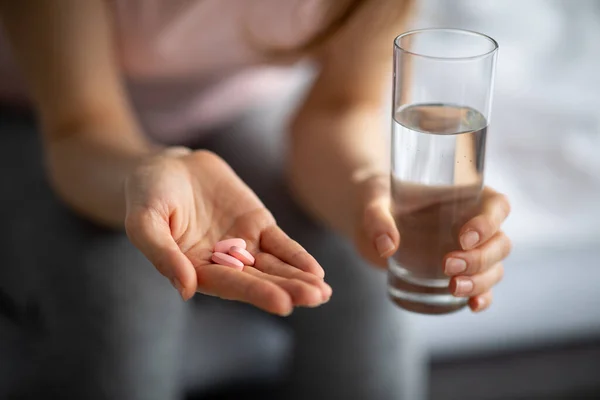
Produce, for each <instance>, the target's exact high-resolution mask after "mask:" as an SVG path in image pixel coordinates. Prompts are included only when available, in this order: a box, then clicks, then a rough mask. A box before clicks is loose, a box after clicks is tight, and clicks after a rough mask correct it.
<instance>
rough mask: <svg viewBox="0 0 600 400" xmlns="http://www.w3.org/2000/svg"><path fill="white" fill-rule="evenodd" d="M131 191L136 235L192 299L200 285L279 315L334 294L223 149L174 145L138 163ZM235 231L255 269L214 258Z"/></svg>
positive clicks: (130, 227) (130, 221) (130, 217)
mask: <svg viewBox="0 0 600 400" xmlns="http://www.w3.org/2000/svg"><path fill="white" fill-rule="evenodd" d="M125 192H126V203H127V216H126V222H125V226H126V230H127V234H128V235H129V238H130V239H131V241H132V242H133V243H134V244H135V245H136V247H138V248H139V249H140V250H141V251H142V252H143V253H144V255H145V256H146V257H147V258H148V259H149V260H150V261H151V262H152V263H153V264H154V266H155V267H156V268H157V269H158V271H159V272H160V273H161V274H162V275H164V276H165V277H166V278H168V279H169V280H170V281H171V283H172V284H173V286H175V288H177V290H178V291H179V292H180V294H181V296H182V298H183V299H184V300H187V299H189V298H191V297H192V296H193V295H194V293H195V292H196V291H198V292H201V293H205V294H209V295H214V296H218V297H221V298H224V299H231V300H239V301H243V302H247V303H250V304H253V305H255V306H257V307H259V308H261V309H263V310H266V311H268V312H271V313H274V314H279V315H288V314H290V313H291V312H292V310H293V307H294V306H308V307H314V306H318V305H320V304H322V303H324V302H326V301H328V300H329V297H330V296H331V288H330V287H329V286H328V285H327V284H326V283H325V282H324V281H323V276H324V272H323V269H322V268H321V266H320V265H319V264H318V263H317V262H316V261H315V259H314V258H313V257H312V256H311V255H310V254H308V253H307V252H306V251H305V250H304V249H303V248H302V247H301V246H300V245H299V244H298V243H296V242H295V241H293V240H292V239H290V238H289V237H288V236H287V235H286V234H285V233H284V232H283V231H282V230H281V229H280V228H279V227H278V226H277V224H276V222H275V220H274V218H273V216H272V215H271V213H270V212H269V211H268V210H267V209H266V208H265V206H264V205H263V204H262V203H261V202H260V200H259V199H258V198H257V197H256V195H255V194H254V193H253V192H252V191H251V190H250V189H249V188H248V187H247V186H246V185H245V184H244V183H243V182H242V181H241V180H240V178H239V177H238V176H237V175H236V174H235V173H234V172H233V171H232V170H231V168H230V167H229V166H228V165H227V164H226V163H225V162H224V161H223V160H222V159H221V158H219V157H218V156H216V155H215V154H213V153H210V152H207V151H196V152H190V151H189V150H186V149H178V148H174V149H170V150H167V151H165V152H163V153H162V154H160V155H159V156H156V157H153V158H152V159H150V160H148V161H147V162H145V163H144V164H143V165H141V166H140V167H138V168H137V169H136V170H135V172H134V173H133V174H131V175H130V176H129V177H128V179H127V181H126V188H125ZM232 237H240V238H243V239H244V240H246V242H247V249H248V251H250V253H252V254H253V255H254V256H255V257H256V262H255V265H254V266H253V267H248V266H246V267H244V269H243V271H238V270H235V269H233V268H229V267H225V266H221V265H216V264H214V263H212V262H211V261H210V258H211V255H212V249H213V246H214V244H215V243H216V242H218V241H220V240H222V239H225V238H232Z"/></svg>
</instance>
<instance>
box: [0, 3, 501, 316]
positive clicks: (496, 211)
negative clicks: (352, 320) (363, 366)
mask: <svg viewBox="0 0 600 400" xmlns="http://www.w3.org/2000/svg"><path fill="white" fill-rule="evenodd" d="M409 3H410V2H409V1H405V2H398V1H396V0H370V1H369V0H363V1H358V0H355V1H314V2H295V1H291V0H290V1H281V0H252V1H246V2H238V1H235V0H229V1H223V0H221V1H216V0H215V1H212V0H205V1H198V2H189V1H178V2H173V1H170V2H167V1H164V2H159V1H156V2H147V1H144V2H142V1H139V2H137V1H133V0H131V1H125V0H123V1H113V2H105V1H101V0H93V1H92V0H90V1H85V2H84V1H79V0H60V1H54V2H35V1H21V2H13V1H8V0H6V1H4V0H3V1H2V2H0V4H1V6H0V13H1V16H2V22H3V25H4V28H5V31H6V35H7V37H8V39H9V42H10V45H11V48H12V52H13V54H14V56H15V59H16V60H17V62H18V64H19V66H20V68H21V70H22V72H23V75H24V76H25V79H26V81H27V84H28V87H29V90H30V93H31V96H32V99H33V102H34V105H35V107H36V110H37V112H38V115H39V117H40V120H41V125H42V131H43V135H44V136H43V137H44V145H45V146H44V148H45V154H46V157H47V160H48V164H47V165H48V174H49V178H50V180H51V182H52V186H53V188H54V190H55V192H56V193H57V194H58V195H59V196H60V197H61V198H62V200H64V202H65V203H67V204H68V205H69V206H70V207H71V208H72V209H74V210H75V211H77V212H78V213H79V214H81V215H83V216H85V217H86V218H88V219H91V220H92V221H95V222H97V223H100V224H104V225H108V226H113V227H116V228H121V227H125V228H126V231H127V234H128V236H129V238H130V240H131V242H133V243H134V244H135V246H136V247H137V248H139V250H141V252H142V253H143V254H144V255H145V256H146V257H147V258H148V260H150V261H151V262H152V264H154V266H155V267H156V269H157V270H158V271H159V272H160V273H161V274H162V275H164V276H165V277H166V278H167V279H168V280H169V281H170V282H171V284H172V285H173V286H174V287H175V288H176V289H177V291H178V292H179V294H180V295H181V297H182V298H183V299H184V300H188V299H190V298H191V297H192V296H194V294H195V293H196V292H200V293H205V294H210V295H213V296H217V297H220V298H224V299H232V300H239V301H242V302H247V303H250V304H252V305H255V306H256V307H259V308H261V309H263V310H265V311H268V312H270V313H273V314H277V315H289V314H290V313H291V312H292V310H293V309H294V307H297V306H310V307H314V306H318V305H320V304H323V303H325V302H327V301H328V300H329V298H330V296H331V294H332V290H331V288H330V286H329V285H328V284H327V283H325V281H324V280H323V277H324V272H323V269H322V268H321V266H320V265H319V264H318V262H317V261H316V260H315V259H314V258H313V257H312V256H311V255H310V254H309V253H308V252H307V251H305V250H304V249H303V248H302V247H301V246H300V245H299V244H298V243H296V242H295V241H293V240H292V239H291V238H290V237H288V236H287V235H286V234H285V233H284V232H283V230H282V229H281V228H280V227H279V226H278V225H277V223H276V221H275V220H274V218H273V216H272V215H271V213H270V212H269V210H267V209H266V208H265V206H264V205H263V204H262V203H261V201H260V200H259V199H258V197H257V196H256V195H255V194H254V193H253V192H252V191H251V190H250V189H249V187H248V186H246V184H245V183H244V182H243V181H242V180H241V179H240V178H238V176H236V174H235V173H234V172H233V170H232V169H231V168H230V167H229V166H228V165H227V163H225V162H224V161H223V160H222V159H221V158H220V157H219V156H218V155H217V154H215V153H212V152H209V151H206V150H196V151H192V150H190V149H188V148H185V147H179V146H172V145H170V144H169V143H175V142H177V140H178V139H177V138H179V139H181V137H182V136H177V135H178V134H180V135H183V133H182V132H186V133H187V132H190V131H191V130H192V129H196V128H198V127H202V125H201V124H200V122H201V121H206V118H207V115H202V114H201V113H200V115H196V114H194V112H193V111H195V110H194V107H195V105H198V104H204V103H202V99H199V97H198V96H200V95H202V94H203V93H219V92H218V90H216V91H215V92H213V91H208V90H204V91H202V90H200V89H202V88H205V82H207V81H211V82H214V81H215V80H216V81H218V82H222V83H225V84H226V82H227V79H226V78H232V79H233V77H234V76H236V75H239V73H240V72H242V71H244V70H247V69H251V68H253V67H259V66H267V65H289V64H291V63H294V62H297V61H299V60H301V59H304V58H308V59H311V60H313V61H315V62H316V63H317V65H318V66H319V72H318V76H317V78H316V80H315V82H314V83H313V84H312V86H311V88H310V91H309V93H308V95H307V97H306V99H305V100H304V102H303V103H302V105H301V106H300V107H299V109H298V110H297V112H296V113H295V116H294V118H293V119H292V121H290V136H289V138H288V139H289V143H290V146H289V156H288V157H287V161H288V165H287V171H288V177H289V184H290V187H291V188H292V191H293V193H294V194H295V197H296V199H297V200H298V202H299V203H300V204H301V205H302V206H303V207H304V208H305V209H306V210H307V211H308V212H310V213H311V214H312V215H314V216H316V217H318V218H319V219H320V220H321V221H322V222H324V223H325V224H326V225H328V226H330V227H332V228H334V229H335V230H337V231H338V232H340V233H341V234H343V235H345V236H347V237H348V238H351V239H352V240H353V242H354V244H355V246H356V248H357V250H358V251H359V252H360V254H361V255H362V256H363V257H364V258H365V259H366V260H367V261H369V262H370V263H371V264H376V265H380V266H385V259H386V257H388V256H390V255H391V254H393V253H394V251H395V250H396V248H397V247H398V244H399V241H400V240H401V238H400V237H399V234H398V231H397V230H396V228H395V225H394V221H393V218H392V216H391V214H390V211H389V206H390V200H389V197H388V193H387V190H386V187H385V185H386V182H387V180H386V179H385V177H386V165H385V163H384V162H383V161H382V160H383V159H384V157H381V155H382V154H385V152H386V151H385V148H384V147H383V143H379V142H378V141H377V138H378V137H379V136H378V135H374V134H373V132H376V130H377V129H379V128H380V127H379V119H378V113H379V110H380V108H381V99H382V93H383V91H384V90H385V87H386V84H388V83H389V82H388V76H389V75H388V71H389V67H390V65H389V64H390V54H391V53H390V46H391V43H392V40H393V38H394V36H395V35H397V34H398V33H399V32H400V31H402V29H403V22H404V21H405V20H406V18H407V15H408V11H409V7H410V4H409ZM298 11H301V12H298ZM290 21H298V22H297V24H296V23H290ZM124 81H125V82H127V83H129V84H130V87H132V86H133V87H134V88H137V89H138V90H140V91H141V92H143V96H141V98H140V99H139V101H137V100H136V98H135V93H133V92H131V93H128V92H127V90H126V87H125V85H124ZM235 82H238V85H239V86H245V85H243V84H240V83H239V82H240V81H239V80H238V81H235ZM5 92H8V90H5ZM128 95H130V96H128ZM130 97H131V99H130ZM239 97H243V93H240V92H239V91H235V92H234V96H230V97H224V99H225V100H226V102H227V103H233V102H234V100H237V101H238V103H240V104H241V106H242V107H243V106H246V105H247V103H244V102H243V101H241V100H240V99H239ZM218 98H219V97H218V96H217V95H214V103H211V104H215V103H218V102H217V99H218ZM250 98H251V99H254V98H256V97H252V96H250ZM199 108H201V107H199ZM231 108H233V106H232V107H231ZM134 110H136V111H134ZM190 110H191V111H190ZM196 111H197V110H196ZM200 111H202V110H200ZM226 111H232V110H230V109H228V107H227V104H226V105H224V106H222V107H220V108H219V107H217V111H214V112H213V113H212V114H211V115H210V116H214V115H215V114H219V113H221V114H223V115H227V113H226ZM169 134H171V135H172V136H170V137H169ZM484 198H485V204H484V207H483V211H482V214H481V215H479V216H477V217H475V218H474V219H472V220H471V221H469V222H468V223H467V224H466V225H465V226H464V227H463V228H462V231H461V232H463V233H464V236H463V237H462V239H463V240H462V244H463V248H464V251H463V252H460V253H459V254H458V256H460V257H461V258H462V259H463V260H464V261H466V270H464V271H462V272H452V271H448V274H450V275H452V276H453V278H452V283H451V288H452V289H453V291H454V293H455V294H456V295H457V296H468V297H470V301H469V305H470V307H471V309H472V310H473V311H481V310H483V309H485V308H487V307H488V306H489V305H490V303H491V300H492V297H491V288H492V286H493V285H495V284H496V283H497V282H498V281H499V280H500V279H501V277H502V274H503V270H502V266H501V263H500V262H501V260H502V259H503V258H505V257H506V255H507V254H508V252H509V248H510V244H509V241H508V239H507V238H506V237H505V236H504V234H503V233H502V232H501V231H500V230H499V229H500V224H501V223H502V221H503V220H504V219H505V218H506V217H507V215H508V210H509V206H508V203H507V201H506V199H505V198H504V197H503V196H502V195H499V194H497V193H495V192H493V191H492V190H491V189H486V193H485V196H484ZM468 232H470V233H471V234H470V235H467V234H466V233H468ZM473 232H476V235H473ZM227 237H243V238H245V239H246V241H247V242H248V248H249V249H250V250H251V252H253V253H255V254H256V265H255V267H254V268H249V267H248V268H245V269H244V271H243V272H240V271H235V270H233V269H228V268H226V267H222V266H219V265H214V264H212V263H211V262H210V258H209V257H210V250H211V249H212V246H213V245H214V243H215V242H217V241H219V240H221V239H223V238H227ZM469 239H470V240H469Z"/></svg>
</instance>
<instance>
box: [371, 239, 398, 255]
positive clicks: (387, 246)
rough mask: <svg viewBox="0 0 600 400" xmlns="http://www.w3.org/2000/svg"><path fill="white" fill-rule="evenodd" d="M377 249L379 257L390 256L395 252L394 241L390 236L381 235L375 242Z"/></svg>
mask: <svg viewBox="0 0 600 400" xmlns="http://www.w3.org/2000/svg"><path fill="white" fill-rule="evenodd" d="M375 247H376V248H377V252H378V253H379V256H381V257H385V256H388V255H390V254H389V253H390V252H391V251H393V250H394V247H395V246H394V241H393V240H392V238H391V237H389V235H381V236H379V237H378V238H377V239H376V240H375Z"/></svg>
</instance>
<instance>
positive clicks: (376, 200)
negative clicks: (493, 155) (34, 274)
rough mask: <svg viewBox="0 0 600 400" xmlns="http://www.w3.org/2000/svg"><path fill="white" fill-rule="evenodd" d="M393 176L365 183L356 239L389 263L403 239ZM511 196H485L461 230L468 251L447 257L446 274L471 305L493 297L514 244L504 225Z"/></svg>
mask: <svg viewBox="0 0 600 400" xmlns="http://www.w3.org/2000/svg"><path fill="white" fill-rule="evenodd" d="M388 182H389V179H388V178H387V177H386V178H382V177H381V176H377V177H372V178H370V179H367V180H365V181H364V182H363V183H362V184H361V190H360V191H359V192H360V193H362V194H363V195H364V197H363V198H362V201H361V204H362V219H359V221H361V223H359V226H358V229H357V231H356V236H355V243H356V246H357V248H358V250H359V252H360V253H361V254H362V256H363V257H365V258H366V259H367V260H368V261H370V262H372V263H373V264H376V265H379V266H382V267H387V262H386V258H387V257H389V256H391V255H392V254H394V252H395V251H396V250H397V249H398V246H399V243H400V241H401V240H402V238H401V237H400V235H399V233H398V230H397V228H396V225H395V223H394V219H393V217H392V214H391V212H390V206H391V204H390V197H389V186H388V185H389V183H388ZM509 213H510V206H509V203H508V200H507V199H506V197H505V196H504V195H502V194H499V193H497V192H495V191H494V190H492V189H490V188H485V189H484V191H483V195H482V208H481V213H480V214H479V215H477V216H475V217H474V218H472V219H471V220H469V221H468V222H467V223H466V224H465V225H464V226H463V227H462V228H461V229H460V231H459V239H460V244H461V247H462V250H458V251H453V252H451V253H449V254H447V255H445V256H444V258H443V260H440V261H443V265H444V272H445V273H446V275H448V276H449V277H451V280H450V291H451V292H452V293H453V294H454V295H455V296H460V297H469V298H470V299H469V307H470V308H471V310H473V311H482V310H484V309H486V308H487V307H489V306H490V304H491V302H492V291H491V289H492V287H493V286H494V285H496V284H497V283H498V282H499V281H500V280H501V279H502V277H503V274H504V269H503V266H502V260H503V259H504V258H506V257H507V256H508V254H509V252H510V249H511V243H510V240H509V239H508V237H507V236H506V235H505V234H504V233H503V232H502V231H501V230H500V225H501V224H502V223H503V222H504V220H505V219H506V218H507V217H508V214H509Z"/></svg>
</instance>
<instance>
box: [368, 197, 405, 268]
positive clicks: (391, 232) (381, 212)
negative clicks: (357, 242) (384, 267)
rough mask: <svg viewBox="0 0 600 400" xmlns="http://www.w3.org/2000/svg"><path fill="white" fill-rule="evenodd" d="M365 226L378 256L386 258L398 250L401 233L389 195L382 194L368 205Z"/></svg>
mask: <svg viewBox="0 0 600 400" xmlns="http://www.w3.org/2000/svg"><path fill="white" fill-rule="evenodd" d="M363 226H364V230H365V234H366V237H367V239H368V240H369V241H370V243H371V246H372V248H373V250H374V251H375V252H376V254H377V256H378V257H380V258H384V259H385V258H387V257H389V256H391V255H392V254H394V253H395V252H396V250H397V249H398V245H399V244H400V234H399V233H398V229H396V223H395V222H394V218H393V216H392V213H391V208H390V199H389V197H388V196H381V197H379V198H377V199H374V200H372V201H371V202H369V203H368V204H367V205H366V207H365V211H364V214H363Z"/></svg>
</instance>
